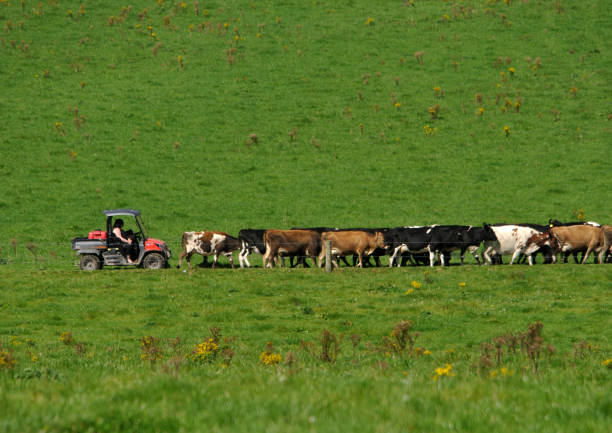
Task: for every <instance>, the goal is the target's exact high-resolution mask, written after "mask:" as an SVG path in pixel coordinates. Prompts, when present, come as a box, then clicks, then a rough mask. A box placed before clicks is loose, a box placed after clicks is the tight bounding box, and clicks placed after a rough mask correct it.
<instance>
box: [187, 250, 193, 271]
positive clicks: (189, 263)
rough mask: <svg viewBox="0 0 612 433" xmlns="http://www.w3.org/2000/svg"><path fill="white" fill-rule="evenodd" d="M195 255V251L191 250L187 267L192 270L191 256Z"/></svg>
mask: <svg viewBox="0 0 612 433" xmlns="http://www.w3.org/2000/svg"><path fill="white" fill-rule="evenodd" d="M192 255H193V251H190V252H189V253H187V257H186V259H187V267H188V268H189V270H191V256H192Z"/></svg>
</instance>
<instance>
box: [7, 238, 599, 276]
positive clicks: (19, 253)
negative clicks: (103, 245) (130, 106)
mask: <svg viewBox="0 0 612 433" xmlns="http://www.w3.org/2000/svg"><path fill="white" fill-rule="evenodd" d="M167 245H168V248H169V249H170V251H171V252H172V257H171V262H173V264H174V263H178V258H179V255H180V254H181V252H182V251H183V246H182V243H181V242H180V241H169V242H167ZM289 245H293V244H291V243H284V242H281V243H279V246H281V247H282V246H289ZM402 245H406V246H410V245H417V244H411V243H410V242H402V243H399V244H394V245H393V244H391V245H389V248H387V249H386V250H385V249H379V250H377V252H376V254H375V255H376V256H379V257H385V258H384V260H383V261H384V263H383V264H382V265H383V266H388V260H389V258H390V256H391V255H393V253H394V251H395V249H396V248H398V247H401V246H402ZM472 245H473V244H470V243H464V244H463V246H464V247H466V248H467V247H469V246H472ZM418 246H422V243H419V244H418ZM461 246H462V245H461V243H456V245H455V249H453V251H451V252H449V254H450V259H451V260H452V262H451V263H452V264H457V263H459V253H460V250H461ZM321 251H323V249H322V250H321ZM239 252H240V249H238V250H236V251H235V252H234V260H233V262H234V264H238V263H239V260H238V259H236V257H237V255H238V253H239ZM483 252H484V246H483V245H481V246H479V247H478V250H476V252H475V253H476V254H477V256H478V257H479V258H480V262H481V263H482V262H483V261H484V260H483ZM413 253H414V250H413ZM281 254H285V255H286V258H287V259H289V258H290V257H293V258H294V259H295V260H296V261H297V260H299V261H302V259H308V258H310V257H312V255H308V254H303V253H298V254H288V253H281ZM197 255H199V254H198V253H194V255H193V257H192V261H197V260H198V259H197V258H196V257H195V256H197ZM208 255H212V253H206V256H208ZM317 255H318V254H317ZM425 255H426V256H427V257H426V258H428V252H425ZM370 256H371V255H368V254H365V255H364V260H369V257H370ZM352 257H353V254H350V255H348V256H347V258H348V262H349V263H350V264H351V265H352V263H353V262H352ZM401 257H402V256H401V254H398V255H397V257H396V258H395V263H396V264H397V261H398V260H401ZM562 257H563V255H561V256H560V258H559V259H558V260H557V261H558V262H563V261H564V260H563V258H562ZM262 258H263V257H262V255H260V254H257V253H250V254H249V255H248V260H249V262H250V263H251V266H254V267H259V266H261V261H262ZM185 260H186V259H184V260H183V261H185ZM202 260H204V259H202ZM221 260H225V259H220V263H221V266H224V265H223V262H221ZM591 261H593V258H590V259H589V262H591ZM571 262H573V260H571ZM608 262H611V261H610V260H608ZM408 263H409V264H410V262H408ZM447 263H448V262H447ZM465 264H468V265H469V264H475V265H476V264H477V262H476V259H475V258H474V255H473V253H472V252H467V251H466V252H465ZM183 265H184V263H183ZM78 266H79V255H78V253H77V251H75V250H72V248H71V245H70V240H67V242H61V243H60V242H39V243H34V242H19V241H15V240H13V241H10V242H8V243H3V244H0V268H1V267H8V268H20V267H23V268H27V269H39V270H45V269H74V268H77V269H78Z"/></svg>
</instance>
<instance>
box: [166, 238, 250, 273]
mask: <svg viewBox="0 0 612 433" xmlns="http://www.w3.org/2000/svg"><path fill="white" fill-rule="evenodd" d="M181 243H182V245H183V251H182V252H181V255H180V256H179V262H178V265H177V268H180V267H181V265H182V263H183V258H184V257H185V256H187V266H188V267H189V269H191V256H192V255H193V254H194V253H198V254H201V255H203V256H204V260H206V256H210V255H213V256H214V258H213V264H212V268H213V269H214V268H215V266H216V264H217V260H218V258H219V255H224V256H225V257H227V259H228V260H229V262H230V264H231V265H232V268H233V267H234V260H233V258H232V253H233V252H234V251H236V250H239V249H240V241H238V239H237V238H235V237H233V236H230V235H228V234H227V233H223V232H215V231H203V232H183V236H182V242H181Z"/></svg>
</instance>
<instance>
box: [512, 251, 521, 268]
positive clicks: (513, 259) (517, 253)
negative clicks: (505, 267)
mask: <svg viewBox="0 0 612 433" xmlns="http://www.w3.org/2000/svg"><path fill="white" fill-rule="evenodd" d="M521 253H522V251H521V250H520V249H518V250H514V254H512V258H511V259H510V264H513V263H514V261H515V260H516V258H517V257H518V256H519V255H520V254H521Z"/></svg>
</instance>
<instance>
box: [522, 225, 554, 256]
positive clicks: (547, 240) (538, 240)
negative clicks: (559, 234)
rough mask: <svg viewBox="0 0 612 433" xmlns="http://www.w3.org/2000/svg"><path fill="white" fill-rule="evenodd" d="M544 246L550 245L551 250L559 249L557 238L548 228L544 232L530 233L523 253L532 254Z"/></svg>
mask: <svg viewBox="0 0 612 433" xmlns="http://www.w3.org/2000/svg"><path fill="white" fill-rule="evenodd" d="M544 246H548V247H550V248H551V249H552V250H553V252H555V251H558V250H559V240H558V239H557V238H556V237H555V235H554V234H553V233H552V232H551V231H550V230H548V231H546V232H544V233H535V234H533V235H531V237H530V238H529V239H527V248H526V249H525V254H526V255H529V254H533V253H535V252H536V251H537V250H539V249H540V248H542V247H544Z"/></svg>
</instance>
